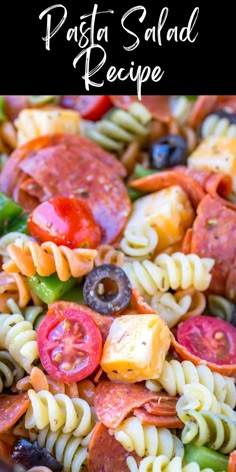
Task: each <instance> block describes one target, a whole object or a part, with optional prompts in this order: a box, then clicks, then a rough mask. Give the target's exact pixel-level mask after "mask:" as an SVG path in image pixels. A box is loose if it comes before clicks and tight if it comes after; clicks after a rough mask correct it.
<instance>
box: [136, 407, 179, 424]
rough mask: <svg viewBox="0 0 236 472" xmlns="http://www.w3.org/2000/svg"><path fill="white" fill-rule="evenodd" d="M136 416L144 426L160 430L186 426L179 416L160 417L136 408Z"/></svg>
mask: <svg viewBox="0 0 236 472" xmlns="http://www.w3.org/2000/svg"><path fill="white" fill-rule="evenodd" d="M134 415H135V416H137V418H139V419H140V420H141V422H142V424H151V425H153V426H157V427H158V428H183V426H184V424H183V423H182V421H181V420H180V419H179V417H178V416H177V415H175V416H159V415H153V414H151V413H148V412H147V411H146V410H145V408H136V409H135V410H134Z"/></svg>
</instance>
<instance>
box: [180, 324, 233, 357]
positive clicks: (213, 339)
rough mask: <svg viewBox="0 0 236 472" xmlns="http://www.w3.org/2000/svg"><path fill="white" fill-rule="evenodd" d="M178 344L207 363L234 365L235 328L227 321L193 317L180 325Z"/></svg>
mask: <svg viewBox="0 0 236 472" xmlns="http://www.w3.org/2000/svg"><path fill="white" fill-rule="evenodd" d="M177 340H178V342H179V343H180V344H182V345H183V346H185V348H186V349H187V350H188V351H190V353H192V354H194V355H195V356H198V357H199V358H200V359H203V360H205V361H207V362H212V363H214V364H217V365H224V364H230V365H232V364H235V363H236V328H235V327H234V326H232V325H231V324H230V323H228V322H227V321H223V320H220V319H218V318H213V317H211V316H204V315H200V316H193V317H192V318H189V319H187V320H186V321H183V322H182V323H180V325H179V327H178V330H177Z"/></svg>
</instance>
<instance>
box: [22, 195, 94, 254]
mask: <svg viewBox="0 0 236 472" xmlns="http://www.w3.org/2000/svg"><path fill="white" fill-rule="evenodd" d="M27 226H28V230H29V232H30V234H31V235H32V236H34V237H35V238H36V239H39V241H41V242H44V241H53V242H54V243H55V244H57V245H58V246H60V245H64V246H68V247H70V248H72V249H73V248H78V247H88V248H90V249H94V248H96V247H97V246H98V244H99V243H100V240H101V231H100V228H99V226H98V225H97V223H96V222H95V220H94V217H93V215H92V212H91V210H90V208H89V206H88V205H87V203H86V202H85V201H83V200H79V199H77V198H74V197H54V198H51V199H50V200H47V201H46V202H43V203H41V204H40V205H38V206H37V207H36V208H35V209H34V210H33V211H32V213H31V214H30V216H29V218H28V222H27Z"/></svg>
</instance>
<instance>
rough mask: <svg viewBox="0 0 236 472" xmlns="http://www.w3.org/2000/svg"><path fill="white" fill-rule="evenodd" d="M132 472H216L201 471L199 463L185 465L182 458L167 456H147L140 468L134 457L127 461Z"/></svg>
mask: <svg viewBox="0 0 236 472" xmlns="http://www.w3.org/2000/svg"><path fill="white" fill-rule="evenodd" d="M126 463H127V466H128V469H129V471H130V472H214V469H210V468H207V469H200V467H199V465H198V464H197V462H190V463H189V464H186V465H183V460H182V458H181V457H174V458H173V459H171V460H170V459H169V458H168V457H167V456H165V455H160V456H158V457H156V456H151V455H150V456H147V457H145V458H144V459H142V460H141V461H140V464H139V466H138V465H137V463H136V461H135V459H134V458H133V457H132V456H129V457H127V460H126Z"/></svg>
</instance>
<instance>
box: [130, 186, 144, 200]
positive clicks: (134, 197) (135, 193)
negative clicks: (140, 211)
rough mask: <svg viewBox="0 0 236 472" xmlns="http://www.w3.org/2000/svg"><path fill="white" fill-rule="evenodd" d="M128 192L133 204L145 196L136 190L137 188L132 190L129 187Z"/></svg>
mask: <svg viewBox="0 0 236 472" xmlns="http://www.w3.org/2000/svg"><path fill="white" fill-rule="evenodd" d="M127 192H128V195H129V198H130V200H131V202H134V201H135V200H137V199H138V198H140V197H143V196H144V195H145V193H144V192H141V190H136V188H132V187H129V186H127Z"/></svg>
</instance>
